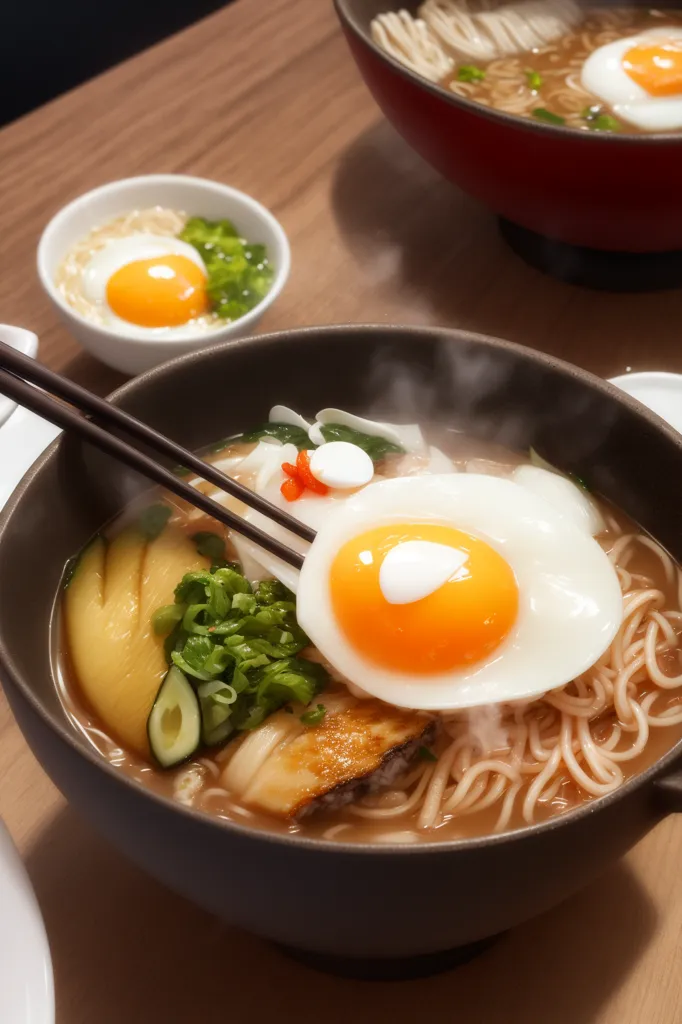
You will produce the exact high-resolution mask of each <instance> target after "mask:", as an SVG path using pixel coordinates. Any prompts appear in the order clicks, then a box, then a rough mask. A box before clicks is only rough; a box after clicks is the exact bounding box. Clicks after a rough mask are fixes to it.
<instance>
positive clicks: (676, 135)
mask: <svg viewBox="0 0 682 1024" xmlns="http://www.w3.org/2000/svg"><path fill="white" fill-rule="evenodd" d="M333 2H334V7H335V8H336V13H337V16H338V18H339V21H340V22H341V24H342V26H344V28H346V29H349V30H350V31H351V32H353V34H354V35H355V36H356V37H357V38H358V39H359V40H360V41H361V42H362V43H364V45H365V46H366V47H367V49H369V50H371V51H372V52H373V53H374V54H375V56H376V57H378V58H379V60H381V61H383V62H384V63H385V64H387V65H388V66H389V67H390V68H392V69H393V71H394V72H396V73H397V74H399V75H400V76H401V78H404V79H407V80H408V81H410V82H412V83H413V84H415V85H417V86H419V87H420V88H421V89H424V90H426V91H427V92H429V93H431V95H432V96H435V97H438V98H440V99H441V100H444V101H445V102H446V103H449V104H450V106H453V107H458V108H460V109H462V110H465V111H467V113H470V114H475V115H477V116H478V117H482V118H485V119H486V120H488V121H494V122H497V123H498V124H504V125H506V126H507V127H509V128H516V129H518V130H520V131H526V132H532V133H534V134H541V135H547V134H548V133H549V134H550V135H553V136H554V137H555V138H557V139H561V138H563V139H567V138H570V139H575V140H579V139H582V140H584V141H586V142H587V144H588V145H600V144H601V145H611V146H616V145H621V146H624V145H625V146H632V145H638V146H651V145H657V144H658V145H671V144H674V143H678V144H680V145H682V131H678V132H632V131H623V132H617V133H616V132H594V131H586V132H583V131H578V130H576V129H575V128H570V127H567V126H566V125H554V124H548V123H546V122H543V121H531V119H530V118H527V117H523V116H521V115H519V114H508V113H507V112H506V111H504V110H496V109H495V108H494V107H486V106H484V105H483V104H482V103H477V102H476V101H475V100H469V99H466V98H465V97H464V96H457V95H456V94H455V93H451V92H448V91H447V90H446V89H444V88H443V87H442V86H441V85H437V84H436V83H435V82H430V81H429V80H428V79H427V78H423V77H422V76H421V75H418V74H417V72H416V71H412V70H411V69H410V68H408V67H406V66H405V65H404V64H401V63H400V61H399V60H396V58H395V57H392V56H391V55H390V54H389V53H386V51H385V50H382V49H381V47H380V46H378V45H377V44H376V43H375V42H374V40H373V39H372V36H371V34H370V33H369V32H368V31H367V30H366V29H365V28H364V27H363V26H362V25H361V24H360V21H359V19H358V18H357V17H356V16H355V14H354V13H352V12H351V11H350V10H349V2H350V0H333ZM387 2H388V0H387ZM594 6H597V4H594ZM394 9H395V10H397V8H394ZM588 140H589V141H588Z"/></svg>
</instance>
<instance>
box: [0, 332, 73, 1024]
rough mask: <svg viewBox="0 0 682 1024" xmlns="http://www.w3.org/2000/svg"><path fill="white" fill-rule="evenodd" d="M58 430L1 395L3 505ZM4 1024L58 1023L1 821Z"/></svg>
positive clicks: (43, 943) (34, 907)
mask: <svg viewBox="0 0 682 1024" xmlns="http://www.w3.org/2000/svg"><path fill="white" fill-rule="evenodd" d="M0 340H2V341H4V342H6V343H7V344H9V345H11V346H12V348H16V349H18V351H20V352H23V353H24V354H25V355H30V356H35V355H36V353H37V351H38V339H37V338H36V336H35V334H32V333H31V332H30V331H24V330H23V329H22V328H20V327H9V326H7V325H6V324H0ZM58 433H59V431H58V429H57V428H56V427H54V426H52V424H51V423H46V422H45V421H44V420H41V419H40V417H39V416H35V415H34V414H33V413H32V412H27V411H26V409H22V408H18V407H17V406H16V405H15V404H14V403H13V402H11V401H9V399H7V398H5V397H4V396H2V395H0V509H2V507H3V505H4V504H5V502H6V501H7V499H8V498H9V496H10V494H11V493H12V491H13V490H14V488H15V487H16V486H17V484H18V483H19V481H20V480H21V478H22V476H23V475H24V473H26V471H27V470H28V469H29V468H30V467H31V466H32V465H33V463H34V462H35V460H36V459H37V458H38V456H39V455H40V454H41V453H42V452H43V451H44V450H45V448H47V446H48V444H50V442H51V441H52V440H54V438H55V437H56V436H57V434H58ZM0 1024H54V991H53V980H52V962H51V960H50V949H49V946H48V943H47V937H46V935H45V927H44V925H43V920H42V917H41V916H40V909H39V907H38V903H37V901H36V898H35V895H34V893H33V889H32V888H31V883H30V882H29V879H28V875H27V874H26V871H25V870H24V866H23V864H22V863H21V860H20V858H19V854H18V853H17V851H16V850H15V848H14V845H13V843H12V840H11V839H10V837H9V834H8V832H7V830H6V828H5V826H4V825H3V823H2V821H0Z"/></svg>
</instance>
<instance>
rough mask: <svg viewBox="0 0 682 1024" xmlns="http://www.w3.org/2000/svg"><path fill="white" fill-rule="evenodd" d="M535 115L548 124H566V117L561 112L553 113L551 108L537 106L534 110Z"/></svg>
mask: <svg viewBox="0 0 682 1024" xmlns="http://www.w3.org/2000/svg"><path fill="white" fill-rule="evenodd" d="M533 117H534V118H536V119H537V120H538V121H545V123H546V124H566V118H565V117H561V115H560V114H553V113H552V111H551V110H546V109H545V107H536V108H535V110H534V111H533Z"/></svg>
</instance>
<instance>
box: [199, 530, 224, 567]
mask: <svg viewBox="0 0 682 1024" xmlns="http://www.w3.org/2000/svg"><path fill="white" fill-rule="evenodd" d="M192 540H193V541H194V543H195V544H196V549H197V551H198V552H199V554H200V555H203V556H204V558H209V559H210V560H211V565H223V564H224V563H225V561H226V559H225V541H224V539H223V538H222V537H220V536H219V535H218V534H217V533H211V532H210V531H208V530H207V531H202V532H201V533H195V534H194V535H193V537H192Z"/></svg>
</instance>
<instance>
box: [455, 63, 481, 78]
mask: <svg viewBox="0 0 682 1024" xmlns="http://www.w3.org/2000/svg"><path fill="white" fill-rule="evenodd" d="M484 78H485V71H482V70H481V68H477V67H476V65H475V64H462V66H461V68H458V69H457V79H458V81H460V82H482V81H483V79H484Z"/></svg>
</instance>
